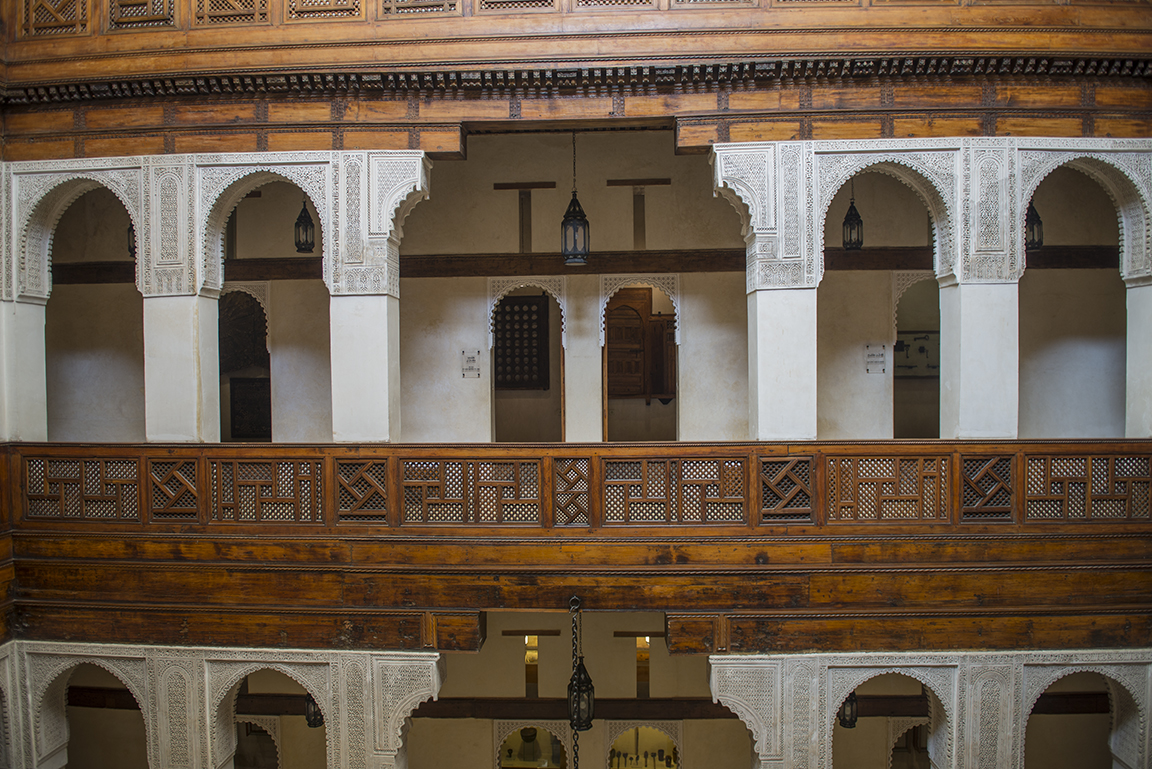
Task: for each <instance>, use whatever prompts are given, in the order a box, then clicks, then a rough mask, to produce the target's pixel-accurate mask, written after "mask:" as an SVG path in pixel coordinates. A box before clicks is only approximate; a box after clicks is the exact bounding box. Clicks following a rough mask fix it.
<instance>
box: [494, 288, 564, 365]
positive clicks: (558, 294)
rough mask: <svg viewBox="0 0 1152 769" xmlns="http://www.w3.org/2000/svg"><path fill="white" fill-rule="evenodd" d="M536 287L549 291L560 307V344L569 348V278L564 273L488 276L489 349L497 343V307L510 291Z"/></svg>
mask: <svg viewBox="0 0 1152 769" xmlns="http://www.w3.org/2000/svg"><path fill="white" fill-rule="evenodd" d="M528 287H534V288H539V289H540V290H542V291H545V292H547V293H548V295H549V296H551V297H552V298H553V299H555V300H556V304H557V305H558V306H559V307H560V346H561V347H563V348H564V349H568V278H567V277H565V276H562V275H525V276H521V277H512V278H488V349H489V350H491V349H492V346H493V345H494V344H495V343H496V326H495V324H496V307H497V306H498V305H499V304H500V300H501V299H503V298H504V297H505V296H507V295H508V293H509V292H511V291H515V290H516V289H518V288H528Z"/></svg>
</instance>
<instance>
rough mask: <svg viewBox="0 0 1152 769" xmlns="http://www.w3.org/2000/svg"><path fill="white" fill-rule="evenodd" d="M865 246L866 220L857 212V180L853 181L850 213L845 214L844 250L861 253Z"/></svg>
mask: <svg viewBox="0 0 1152 769" xmlns="http://www.w3.org/2000/svg"><path fill="white" fill-rule="evenodd" d="M863 246H864V220H863V219H861V218H860V212H859V211H857V210H856V180H855V179H853V180H852V192H851V197H850V198H849V200H848V213H846V214H844V250H845V251H859V250H860V249H861V248H862V247H863Z"/></svg>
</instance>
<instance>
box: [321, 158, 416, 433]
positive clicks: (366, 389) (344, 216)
mask: <svg viewBox="0 0 1152 769" xmlns="http://www.w3.org/2000/svg"><path fill="white" fill-rule="evenodd" d="M430 168H431V163H430V162H429V161H428V159H427V158H426V157H425V156H424V153H423V152H419V151H395V152H386V151H381V152H367V153H346V154H344V155H343V156H342V157H341V162H340V168H339V178H340V186H341V188H342V189H343V190H344V191H345V194H344V195H343V197H342V199H341V201H340V208H339V210H337V211H336V212H335V215H336V218H337V220H338V222H339V225H338V227H337V228H335V229H336V230H337V231H338V232H339V233H340V236H339V237H340V241H339V242H338V243H337V244H336V245H335V246H334V247H333V249H332V250H333V252H334V253H335V260H334V265H333V267H332V269H331V270H329V272H328V274H327V275H326V281H327V283H328V290H329V291H330V292H331V294H332V298H331V300H330V302H329V323H330V329H331V331H330V333H331V355H332V439H333V440H335V441H338V442H362V441H389V442H396V441H399V440H400V241H401V239H402V238H403V235H404V230H403V224H404V219H405V218H406V217H407V216H408V214H409V213H411V211H412V209H413V208H414V207H415V206H416V204H417V203H419V202H420V201H421V200H423V199H424V198H426V197H428V171H429V170H430ZM363 233H367V237H365V236H364V234H363Z"/></svg>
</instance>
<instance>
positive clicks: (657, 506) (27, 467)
mask: <svg viewBox="0 0 1152 769" xmlns="http://www.w3.org/2000/svg"><path fill="white" fill-rule="evenodd" d="M7 452H8V456H9V462H8V477H9V478H10V479H12V480H13V481H14V482H13V483H9V484H8V486H9V492H10V494H9V497H8V503H9V505H10V510H12V511H13V512H12V515H11V516H10V520H11V522H12V525H13V527H15V528H16V529H21V530H24V529H59V528H83V529H85V530H100V529H103V530H116V531H121V532H123V531H133V530H141V531H143V530H147V531H157V530H162V529H174V528H178V529H180V530H182V531H187V530H189V529H193V530H194V529H197V528H201V529H215V530H220V529H228V530H231V531H234V532H239V531H245V532H251V533H253V534H257V533H261V532H267V533H269V534H272V533H284V532H286V531H304V530H317V531H328V532H332V531H335V530H349V531H350V532H363V531H365V530H368V531H371V532H372V533H373V534H374V535H384V536H387V535H389V534H399V533H402V532H403V533H412V534H415V533H419V534H424V535H437V534H444V533H449V532H458V531H460V530H468V531H469V533H470V534H483V533H485V532H491V533H499V534H505V535H506V534H509V533H512V532H515V533H516V534H517V535H518V536H519V535H526V534H531V533H533V532H535V533H539V534H544V535H551V536H564V535H572V536H587V535H588V534H589V533H596V534H598V535H606V536H612V535H620V534H627V533H628V532H633V531H637V530H645V531H647V532H653V531H654V530H657V529H658V530H660V531H661V533H662V534H666V535H671V536H676V535H677V534H678V533H682V534H683V535H685V536H696V535H699V533H700V532H701V531H702V530H704V531H710V532H712V533H713V534H722V533H732V534H746V533H748V532H749V531H754V530H758V529H764V528H766V527H770V528H771V530H772V531H773V532H774V533H780V532H782V531H783V532H786V531H789V530H793V529H795V530H798V531H805V532H808V533H811V530H812V529H813V528H816V529H825V530H834V529H845V528H847V527H869V528H872V527H881V528H883V527H896V526H901V527H908V526H914V527H930V528H931V530H932V531H937V532H939V531H940V530H941V529H942V528H944V529H947V528H953V529H956V528H967V529H971V527H973V526H987V525H994V526H996V527H998V528H1003V527H1025V528H1029V529H1030V528H1033V527H1038V526H1044V525H1051V524H1076V525H1094V526H1096V525H1107V524H1132V523H1141V522H1142V523H1152V518H1150V501H1149V490H1150V486H1152V442H1146V441H1093V442H1064V443H1038V442H1004V443H970V442H944V441H933V442H923V443H908V442H903V441H892V442H872V443H866V444H865V443H856V444H850V443H806V444H789V445H783V444H687V443H685V444H539V445H526V444H470V445H372V446H354V447H353V446H339V445H328V446H283V445H268V444H265V445H250V444H249V445H243V446H241V445H228V444H212V445H204V444H199V445H181V446H169V445H111V444H105V445H72V444H11V445H9V446H8V448H7Z"/></svg>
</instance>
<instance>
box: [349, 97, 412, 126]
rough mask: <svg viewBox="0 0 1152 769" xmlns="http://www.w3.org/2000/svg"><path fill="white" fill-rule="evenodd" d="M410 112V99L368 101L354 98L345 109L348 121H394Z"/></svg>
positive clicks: (401, 118)
mask: <svg viewBox="0 0 1152 769" xmlns="http://www.w3.org/2000/svg"><path fill="white" fill-rule="evenodd" d="M407 114H408V100H407V99H401V100H398V101H385V100H381V101H375V100H373V101H366V100H362V99H353V100H350V101H349V102H348V106H347V108H346V109H345V110H344V122H346V123H393V122H395V121H397V120H403V119H404V118H405V117H406V116H407Z"/></svg>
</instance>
